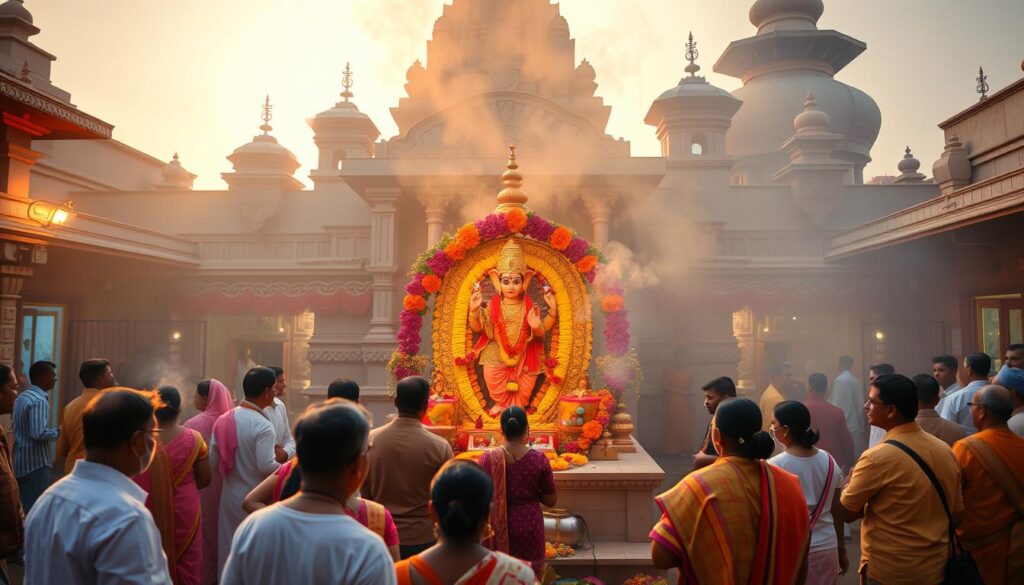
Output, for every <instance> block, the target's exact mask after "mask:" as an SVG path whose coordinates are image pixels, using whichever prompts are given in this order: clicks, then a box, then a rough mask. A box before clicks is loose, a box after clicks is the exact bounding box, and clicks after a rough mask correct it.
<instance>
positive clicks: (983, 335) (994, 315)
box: [974, 293, 1024, 369]
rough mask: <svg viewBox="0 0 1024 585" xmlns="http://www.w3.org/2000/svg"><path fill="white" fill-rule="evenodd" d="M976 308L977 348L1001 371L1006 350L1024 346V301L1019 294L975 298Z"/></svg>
mask: <svg viewBox="0 0 1024 585" xmlns="http://www.w3.org/2000/svg"><path fill="white" fill-rule="evenodd" d="M974 307H975V319H976V320H977V326H978V346H979V347H980V348H981V351H983V352H985V353H987V354H988V355H989V356H990V357H991V358H992V366H993V369H998V368H1000V367H1002V365H1003V353H1004V351H1005V350H1006V346H1008V345H1010V344H1012V343H1024V298H1022V295H1021V294H1019V293H1014V294H1005V295H990V296H984V297H976V298H975V299H974Z"/></svg>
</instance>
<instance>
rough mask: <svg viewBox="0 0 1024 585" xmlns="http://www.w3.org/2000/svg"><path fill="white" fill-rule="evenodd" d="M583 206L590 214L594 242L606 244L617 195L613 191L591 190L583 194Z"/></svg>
mask: <svg viewBox="0 0 1024 585" xmlns="http://www.w3.org/2000/svg"><path fill="white" fill-rule="evenodd" d="M581 198H582V199H583V206H584V207H585V208H586V209H587V213H589V214H590V224H591V227H592V228H593V230H594V240H593V241H594V243H595V244H597V245H598V246H604V245H605V244H607V243H608V241H609V239H610V236H609V229H608V226H609V224H610V223H611V220H612V207H614V205H615V201H616V199H618V196H617V195H614V194H611V193H600V192H590V193H584V194H583V195H581Z"/></svg>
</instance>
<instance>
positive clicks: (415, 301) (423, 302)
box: [402, 295, 427, 313]
mask: <svg viewBox="0 0 1024 585" xmlns="http://www.w3.org/2000/svg"><path fill="white" fill-rule="evenodd" d="M402 307H403V308H405V309H406V310H408V311H416V312H417V313H419V312H420V311H422V310H423V309H426V308H427V299H425V298H423V297H421V296H419V295H405V298H404V299H403V300H402Z"/></svg>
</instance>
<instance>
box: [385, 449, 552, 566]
mask: <svg viewBox="0 0 1024 585" xmlns="http://www.w3.org/2000/svg"><path fill="white" fill-rule="evenodd" d="M493 493H494V484H493V483H492V482H491V478H490V476H488V475H487V473H486V472H484V470H483V469H481V468H480V466H479V465H477V464H476V463H473V462H472V461H464V460H452V461H449V462H448V463H446V464H445V465H444V467H442V468H441V470H440V471H438V472H437V475H435V476H434V481H433V482H432V484H431V486H430V502H429V503H428V504H427V506H428V507H429V509H430V516H431V518H433V519H434V524H435V525H436V526H437V531H438V540H437V544H435V545H434V546H432V547H430V548H428V549H427V550H425V551H423V552H422V553H420V554H418V555H414V556H412V557H410V558H408V559H406V560H404V561H399V562H398V563H396V564H395V571H396V572H397V573H398V585H532V584H533V583H534V576H533V569H532V568H530V566H529V565H527V564H526V563H523V562H522V561H519V560H517V559H514V558H512V557H510V556H508V555H506V554H505V553H501V552H496V551H490V550H487V549H486V548H485V547H484V546H483V545H481V544H480V541H481V540H483V538H484V536H485V534H486V533H487V532H488V530H487V529H488V528H489V526H488V519H489V516H490V511H491V497H492V495H493Z"/></svg>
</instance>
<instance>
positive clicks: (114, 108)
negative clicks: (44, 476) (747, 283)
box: [25, 0, 1024, 189]
mask: <svg viewBox="0 0 1024 585" xmlns="http://www.w3.org/2000/svg"><path fill="white" fill-rule="evenodd" d="M459 1H470V0H459ZM507 1H514V0H507ZM448 3H450V1H449V2H448ZM25 4H26V7H27V8H28V9H29V10H30V11H31V12H32V13H33V16H34V19H35V24H36V26H38V27H40V28H41V29H42V33H40V34H39V35H38V36H36V37H33V39H32V40H33V41H34V42H35V43H36V44H37V45H39V46H40V47H42V48H43V49H45V50H47V51H49V52H50V53H52V54H54V55H56V56H57V62H56V63H55V64H54V67H53V73H52V75H51V78H52V80H53V82H54V83H55V84H56V85H57V86H58V87H61V88H63V89H65V90H67V91H70V92H71V96H72V101H73V102H74V103H75V104H76V105H78V106H79V107H80V108H81V109H83V110H84V111H86V112H88V113H90V114H93V115H95V116H98V117H100V118H101V119H103V120H105V121H107V122H110V123H112V124H114V126H115V129H114V137H115V138H116V139H118V140H120V141H122V142H124V143H127V144H128V145H130V146H133V147H135V148H137V149H139V150H142V151H144V152H147V153H149V154H152V155H153V156H155V157H157V158H160V159H164V160H169V159H170V158H171V155H172V154H173V153H174V152H179V153H180V155H181V161H182V163H183V164H184V165H185V167H186V168H188V169H189V170H190V171H191V172H193V173H196V174H198V175H199V178H198V179H197V180H196V188H200V189H202V188H205V189H223V188H225V184H224V183H223V181H222V180H221V178H220V173H221V172H225V171H229V170H230V163H229V162H228V161H227V160H225V158H224V157H225V156H227V155H228V154H230V153H231V151H232V150H234V149H235V148H236V147H238V146H240V145H242V144H244V143H246V142H248V141H250V140H251V139H252V137H253V136H254V135H255V134H257V133H258V130H257V128H258V126H259V125H260V123H261V122H260V119H259V116H260V106H261V104H262V102H263V97H264V95H265V94H269V95H270V97H271V100H272V102H273V105H274V110H273V114H274V119H273V121H272V122H271V125H272V126H273V127H274V132H273V134H274V135H275V136H276V137H277V138H278V140H279V142H280V143H281V144H283V145H284V146H286V147H288V148H289V149H290V150H291V151H292V152H293V153H295V155H296V156H297V157H298V159H299V161H300V162H301V163H302V164H303V167H302V168H301V169H299V171H298V173H297V176H298V177H299V178H300V179H302V180H303V181H304V182H305V183H306V184H307V185H308V184H310V182H309V180H308V177H307V174H308V173H309V170H310V168H311V165H315V164H316V158H317V157H316V147H315V145H314V144H313V138H312V131H311V130H310V128H309V126H308V125H307V124H306V119H307V118H310V117H312V116H314V115H316V114H317V113H318V112H320V111H323V110H325V109H328V108H330V107H331V106H332V105H333V104H334V102H336V101H338V99H339V98H338V93H339V92H340V91H341V72H342V70H343V69H344V66H345V63H346V61H350V62H351V63H352V68H353V70H354V72H355V87H354V88H353V91H354V93H355V98H354V100H353V101H355V103H356V104H357V105H358V106H359V108H360V109H361V110H362V111H363V112H365V113H367V114H369V115H370V116H371V118H372V119H373V121H374V122H375V123H376V124H377V126H378V127H379V128H380V130H381V132H382V137H384V138H388V137H391V136H393V135H394V134H395V132H396V126H395V124H394V122H393V121H392V119H391V116H390V113H389V111H388V109H389V108H391V107H393V106H395V105H397V103H398V99H399V98H400V97H403V96H404V95H405V91H404V89H403V87H402V86H403V85H404V83H405V72H406V69H407V68H408V66H409V65H410V64H412V62H413V61H414V60H415V59H421V60H425V57H426V41H427V40H428V39H429V37H430V33H431V29H432V26H433V22H434V19H436V18H437V17H438V16H440V14H441V8H442V4H443V2H442V0H293V1H291V2H281V1H279V0H218V1H216V2H209V1H208V0H175V1H174V2H158V1H157V0H26V3H25ZM560 4H561V11H562V14H563V15H564V16H565V18H566V19H567V20H568V22H569V27H570V31H571V34H572V36H573V38H575V39H576V57H577V62H578V61H580V60H582V59H583V58H586V59H588V60H589V61H590V62H591V63H592V64H593V66H594V68H595V69H596V71H597V82H598V84H599V87H598V90H597V95H598V96H600V97H603V98H604V100H605V103H606V104H608V105H611V106H612V107H613V109H612V116H611V121H610V123H609V125H608V132H609V133H610V134H612V135H613V136H616V137H619V136H621V137H624V138H625V139H627V140H629V141H631V142H632V151H633V155H634V156H658V155H659V153H660V149H659V146H658V144H657V141H656V139H655V135H654V129H653V128H651V127H649V126H646V125H644V123H643V117H644V114H646V112H647V109H648V107H649V106H650V104H651V102H652V101H653V100H654V99H655V98H656V97H657V96H658V95H659V94H660V93H661V92H662V91H664V90H666V89H668V88H669V87H672V86H674V85H675V84H676V83H677V82H678V80H679V78H680V77H681V76H682V75H683V66H684V65H685V61H684V60H683V58H682V54H683V45H684V43H685V39H686V34H687V32H688V31H690V30H692V31H693V33H694V36H695V37H696V39H697V41H698V43H699V49H700V54H701V56H700V58H699V60H698V63H699V64H700V65H701V66H702V67H703V70H702V72H701V73H702V74H704V75H706V76H707V77H708V80H709V81H710V82H711V83H713V84H716V85H718V86H720V87H722V88H725V89H728V90H731V89H735V88H736V87H738V86H739V85H740V82H739V80H736V79H732V78H729V77H725V76H722V75H718V74H716V73H714V72H712V70H711V67H712V65H713V64H714V62H715V61H716V60H717V59H718V57H719V55H721V53H722V51H723V50H724V49H725V47H726V46H727V45H728V43H729V42H730V41H732V40H737V39H741V38H745V37H748V36H751V35H753V34H754V32H755V30H754V27H753V26H752V25H751V24H750V23H749V22H748V20H747V10H748V8H749V7H750V5H751V4H752V0H562V2H561V3H560ZM1021 22H1024V2H1021V1H1020V0H975V1H972V2H964V1H963V0H900V1H899V2H893V1H892V0H825V14H824V16H823V17H822V19H821V21H820V22H819V23H818V26H819V28H822V29H835V30H838V31H840V32H843V33H845V34H847V35H850V36H852V37H854V38H856V39H859V40H861V41H863V42H865V43H866V44H867V46H868V49H867V51H865V52H864V53H863V54H862V55H861V56H860V57H859V58H858V59H856V60H855V61H854V62H853V63H852V64H851V65H849V66H848V67H847V68H846V69H844V70H843V71H842V72H840V74H839V75H838V76H837V78H838V79H839V80H841V81H843V82H845V83H848V84H850V85H853V86H855V87H859V88H860V89H862V90H864V91H866V92H867V93H868V94H869V95H871V96H872V97H873V98H874V99H875V101H877V102H878V105H879V107H880V108H881V110H882V131H881V134H880V135H879V138H878V140H877V141H876V143H875V146H874V148H873V150H872V153H871V155H872V157H873V159H874V161H873V162H872V163H871V164H870V165H869V166H868V168H867V170H866V172H865V176H866V177H870V176H872V175H881V174H896V173H897V171H896V164H897V162H898V161H899V159H900V158H901V157H902V155H903V148H904V147H905V146H906V145H908V144H909V145H910V146H911V148H912V149H913V150H914V153H915V155H916V156H917V157H918V158H919V159H920V160H921V162H922V165H921V167H922V168H921V170H922V172H925V173H926V174H928V175H930V174H931V164H932V162H933V161H934V160H935V159H936V158H938V156H939V154H940V153H941V151H942V136H941V132H940V131H939V130H938V128H937V127H936V124H938V123H939V122H941V121H942V120H945V119H946V118H948V117H950V116H952V115H953V114H955V113H956V112H958V111H960V110H962V109H964V108H966V107H968V106H970V105H971V104H973V103H974V102H976V101H977V99H978V96H977V94H976V93H975V80H974V78H975V77H976V76H977V70H978V66H979V65H983V66H984V67H985V71H986V73H987V74H988V75H989V83H990V85H991V86H992V91H996V90H998V89H1000V88H1002V87H1004V86H1006V85H1007V84H1009V83H1012V82H1013V81H1015V80H1017V79H1019V78H1020V77H1021V76H1022V72H1021V60H1022V59H1024V35H1021V34H1020V29H1019V26H1020V23H1021Z"/></svg>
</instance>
